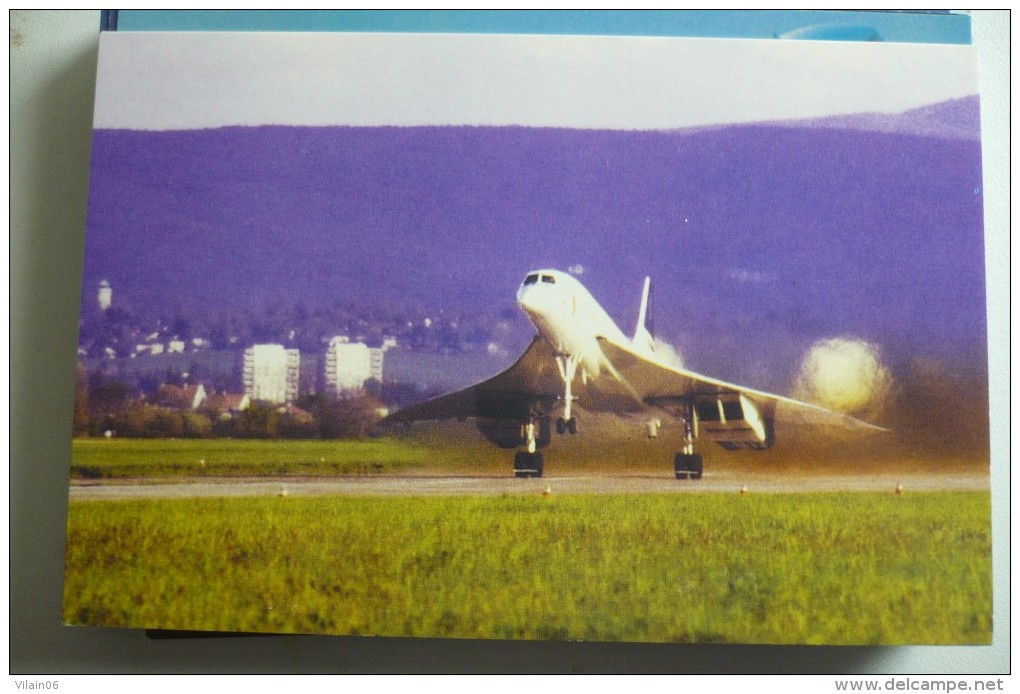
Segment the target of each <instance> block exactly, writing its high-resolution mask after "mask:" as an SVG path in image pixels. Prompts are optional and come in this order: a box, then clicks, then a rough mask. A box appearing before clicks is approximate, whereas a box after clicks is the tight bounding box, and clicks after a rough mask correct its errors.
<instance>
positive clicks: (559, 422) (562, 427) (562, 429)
mask: <svg viewBox="0 0 1020 694" xmlns="http://www.w3.org/2000/svg"><path fill="white" fill-rule="evenodd" d="M566 431H567V422H566V420H564V419H563V417H557V418H556V433H557V434H559V435H560V436H563V434H565V433H566Z"/></svg>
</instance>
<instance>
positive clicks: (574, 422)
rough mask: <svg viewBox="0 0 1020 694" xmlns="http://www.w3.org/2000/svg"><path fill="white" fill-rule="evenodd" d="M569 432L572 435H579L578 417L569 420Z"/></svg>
mask: <svg viewBox="0 0 1020 694" xmlns="http://www.w3.org/2000/svg"><path fill="white" fill-rule="evenodd" d="M567 431H569V432H570V433H571V434H576V433H577V417H571V418H570V419H568V420H567Z"/></svg>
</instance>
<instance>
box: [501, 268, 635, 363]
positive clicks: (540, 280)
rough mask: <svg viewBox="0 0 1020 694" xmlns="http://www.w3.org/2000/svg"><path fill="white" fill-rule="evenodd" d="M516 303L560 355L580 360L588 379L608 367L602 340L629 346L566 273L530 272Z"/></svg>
mask: <svg viewBox="0 0 1020 694" xmlns="http://www.w3.org/2000/svg"><path fill="white" fill-rule="evenodd" d="M517 303H518V304H519V305H520V307H521V309H522V310H523V311H524V312H525V313H526V314H527V316H528V318H529V319H530V320H531V322H532V324H534V326H535V329H536V330H537V331H538V334H539V335H541V336H542V337H543V338H545V339H546V340H548V342H549V344H551V345H552V347H553V349H554V350H555V351H556V353H557V354H558V355H562V356H569V357H573V358H575V359H577V360H578V365H579V367H580V370H581V373H582V374H584V375H585V377H597V376H598V375H599V373H600V372H601V370H602V367H603V365H604V364H605V363H606V362H605V356H604V355H603V353H602V349H601V347H599V343H598V340H599V338H603V339H606V340H610V341H611V342H614V343H616V344H618V345H629V344H630V340H628V339H627V336H626V335H624V334H623V331H621V330H620V328H619V327H617V325H616V323H615V322H613V319H612V318H610V317H609V314H608V313H606V311H605V309H603V308H602V306H600V305H599V302H597V301H596V300H595V297H593V296H592V295H591V294H590V293H589V292H588V290H587V289H585V288H584V285H582V284H581V283H580V282H578V281H577V280H576V279H574V278H573V277H572V276H571V275H568V274H567V273H565V272H560V271H558V270H536V271H534V272H529V273H528V275H527V277H525V278H524V282H523V283H522V284H521V286H520V289H518V290H517Z"/></svg>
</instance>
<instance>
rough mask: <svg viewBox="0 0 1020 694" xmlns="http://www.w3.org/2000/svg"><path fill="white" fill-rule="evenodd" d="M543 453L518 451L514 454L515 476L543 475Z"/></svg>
mask: <svg viewBox="0 0 1020 694" xmlns="http://www.w3.org/2000/svg"><path fill="white" fill-rule="evenodd" d="M542 462H543V461H542V454H541V453H537V452H536V453H528V452H527V451H517V453H515V454H514V477H518V478H525V477H541V476H542Z"/></svg>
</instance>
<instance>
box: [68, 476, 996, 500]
mask: <svg viewBox="0 0 1020 694" xmlns="http://www.w3.org/2000/svg"><path fill="white" fill-rule="evenodd" d="M897 487H900V489H901V493H903V494H911V493H919V492H935V491H988V490H989V476H988V474H987V473H980V472H951V473H940V474H926V473H916V472H915V473H907V474H896V473H881V474H867V475H847V474H814V473H812V474H804V473H778V474H772V475H764V474H761V473H746V472H728V471H716V472H706V473H705V476H704V477H703V478H702V479H701V480H697V481H694V480H677V479H674V478H673V477H672V476H667V475H661V476H651V475H645V476H637V475H633V476H609V475H604V476H599V475H575V476H555V475H550V476H546V477H543V478H541V479H515V478H513V477H510V476H502V477H496V476H476V477H453V476H415V475H377V476H375V475H370V476H349V477H329V478H323V477H285V478H284V477H280V478H188V479H185V480H180V481H176V480H175V481H167V480H166V479H162V480H156V479H151V478H150V479H139V480H131V481H124V480H120V481H103V482H100V481H95V480H91V481H87V482H86V481H74V482H72V483H71V487H70V499H71V500H72V501H99V500H114V499H188V498H211V497H258V496H277V497H290V496H295V497H299V496H461V495H462V496H471V495H488V494H492V495H500V494H503V495H514V494H520V495H528V494H546V493H548V494H697V493H710V492H711V493H725V492H731V493H734V494H738V493H745V494H755V493H816V492H888V493H889V494H893V493H894V492H895V490H896V488H897Z"/></svg>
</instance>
